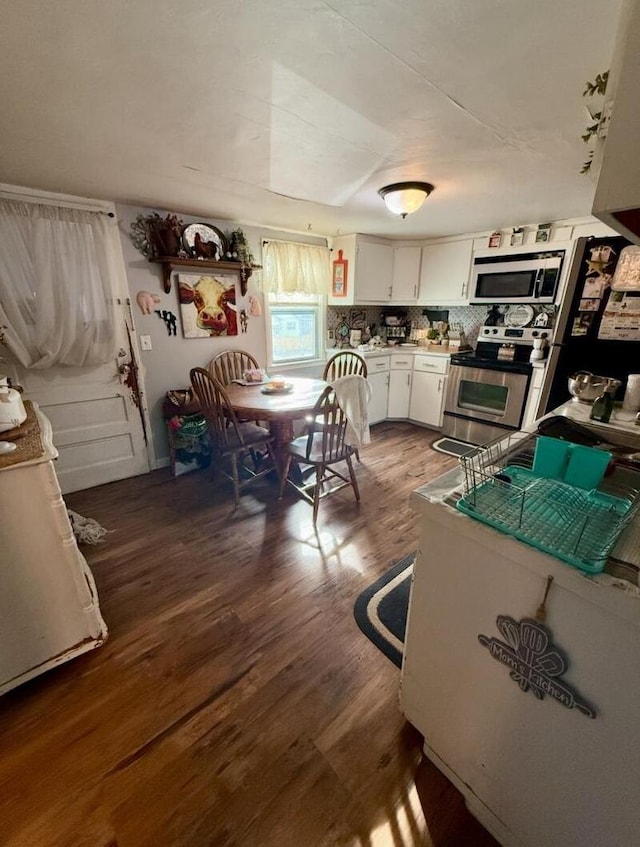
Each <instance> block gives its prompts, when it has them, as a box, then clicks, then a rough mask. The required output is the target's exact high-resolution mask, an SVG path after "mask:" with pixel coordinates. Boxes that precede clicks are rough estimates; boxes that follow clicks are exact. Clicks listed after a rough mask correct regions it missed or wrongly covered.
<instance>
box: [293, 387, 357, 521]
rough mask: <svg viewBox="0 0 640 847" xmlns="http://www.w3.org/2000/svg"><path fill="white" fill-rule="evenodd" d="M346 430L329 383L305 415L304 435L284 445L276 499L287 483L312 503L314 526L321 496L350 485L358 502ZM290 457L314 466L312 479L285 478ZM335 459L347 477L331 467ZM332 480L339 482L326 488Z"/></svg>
mask: <svg viewBox="0 0 640 847" xmlns="http://www.w3.org/2000/svg"><path fill="white" fill-rule="evenodd" d="M346 429H347V419H346V417H345V415H344V412H343V411H342V409H341V408H340V406H339V405H338V402H337V400H336V394H335V391H334V390H333V388H331V386H330V385H329V386H327V387H326V388H325V389H324V391H323V392H322V394H321V395H320V398H319V399H318V402H317V403H316V406H315V408H314V410H313V412H312V414H311V416H310V418H309V424H308V432H307V434H306V435H302V436H300V437H299V438H295V439H294V440H293V441H292V442H291V443H290V444H289V445H288V446H287V459H286V463H285V467H284V469H283V472H282V475H281V477H280V498H282V497H283V496H284V489H285V486H286V484H287V483H289V485H291V486H292V487H293V488H295V489H296V491H298V493H299V494H301V495H302V496H303V497H304V498H305V500H307V501H308V502H309V503H311V505H312V506H313V525H314V526H315V525H316V521H317V519H318V507H319V505H320V500H321V499H322V498H324V497H327V496H329V495H330V494H334V493H335V492H336V491H339V490H340V489H342V488H344V487H345V486H346V485H350V486H351V487H352V488H353V493H354V494H355V497H356V500H358V501H360V491H359V490H358V482H357V480H356V475H355V473H354V470H353V463H352V461H351V456H352V455H353V453H354V452H355V450H354V448H353V447H350V446H349V445H348V444H345V441H344V436H345V432H346ZM294 460H296V461H298V462H301V463H303V464H305V465H310V466H311V467H312V468H315V480H313V479H312V480H310V481H305V479H304V478H303V479H302V480H299V481H296V480H295V479H291V478H289V470H290V468H291V463H292V462H293V461H294ZM339 462H346V464H347V469H348V471H349V477H348V478H347V477H346V476H345V475H344V474H342V473H340V472H339V471H338V470H336V469H335V467H334V465H337V464H338V463H339ZM333 479H338V480H339V481H340V482H339V483H338V485H334V486H332V487H329V488H327V487H326V485H327V483H328V482H330V481H331V480H333ZM310 492H312V493H310Z"/></svg>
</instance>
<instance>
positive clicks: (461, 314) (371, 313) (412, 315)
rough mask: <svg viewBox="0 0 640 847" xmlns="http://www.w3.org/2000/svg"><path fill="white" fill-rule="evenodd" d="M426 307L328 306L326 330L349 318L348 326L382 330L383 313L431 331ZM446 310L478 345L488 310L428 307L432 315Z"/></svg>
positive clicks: (468, 338)
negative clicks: (425, 311) (393, 315)
mask: <svg viewBox="0 0 640 847" xmlns="http://www.w3.org/2000/svg"><path fill="white" fill-rule="evenodd" d="M423 309H424V307H423V306H387V307H382V306H361V307H359V308H358V307H351V308H345V307H342V306H327V329H335V327H336V326H337V324H338V323H339V322H341V321H342V320H343V319H344V318H346V320H347V323H348V324H349V325H353V326H356V327H362V326H376V327H378V328H379V327H380V324H381V320H382V314H383V313H392V314H393V313H403V314H405V315H406V318H407V320H408V321H411V323H412V324H413V326H414V328H415V329H428V327H429V319H428V318H427V316H426V315H423V314H422V312H423ZM443 309H446V310H447V311H448V312H449V324H462V326H463V328H464V333H465V335H466V337H467V340H468V341H469V342H470V343H471V344H475V342H476V339H477V338H478V332H479V331H480V327H481V326H482V324H483V323H484V319H485V318H486V316H487V311H488V307H487V306H429V310H430V311H432V310H433V311H440V310H443Z"/></svg>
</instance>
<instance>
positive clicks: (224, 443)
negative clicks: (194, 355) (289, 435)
mask: <svg viewBox="0 0 640 847" xmlns="http://www.w3.org/2000/svg"><path fill="white" fill-rule="evenodd" d="M190 376H191V384H192V386H193V390H194V391H195V392H196V394H197V395H198V399H199V400H200V405H201V406H202V413H203V415H204V416H205V418H206V421H207V427H208V430H209V438H210V439H211V452H212V469H213V471H214V472H215V471H216V470H220V471H222V473H223V474H224V475H225V476H226V477H227V478H228V479H230V480H232V482H233V496H234V503H235V505H236V506H237V505H238V502H239V500H240V491H241V490H242V489H243V488H245V487H246V486H247V485H249V484H250V483H252V482H253V481H254V480H256V479H259V478H260V477H263V476H265V474H267V473H270V472H271V471H273V470H274V469H275V470H276V472H277V471H278V466H277V463H276V462H275V459H274V454H273V450H272V445H273V438H272V436H271V434H270V433H269V430H268V429H265V428H264V427H262V426H258V425H257V424H255V423H251V422H249V421H239V420H238V418H237V417H236V414H235V412H234V411H233V408H232V406H231V404H230V403H229V398H228V396H227V392H226V391H225V388H224V385H222V383H221V382H220V381H219V380H217V379H216V378H215V377H212V376H211V374H210V373H209V372H208V371H206V370H205V369H204V368H193V369H192V370H191V373H190ZM261 449H264V450H265V452H266V454H267V458H265V456H263V455H261V454H260V453H259V452H258V451H259V450H261ZM247 456H249V457H250V458H251V462H252V465H253V467H249V466H248V465H247V464H245V462H244V461H243V460H244V459H245V458H246V457H247ZM227 461H228V462H229V465H230V468H231V472H230V473H229V471H228V470H227V469H226V468H225V463H226V462H227ZM242 476H244V479H243V478H242Z"/></svg>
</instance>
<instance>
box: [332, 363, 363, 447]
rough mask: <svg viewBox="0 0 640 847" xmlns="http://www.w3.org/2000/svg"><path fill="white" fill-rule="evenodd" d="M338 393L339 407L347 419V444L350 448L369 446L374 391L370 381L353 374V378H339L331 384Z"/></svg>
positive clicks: (345, 437)
mask: <svg viewBox="0 0 640 847" xmlns="http://www.w3.org/2000/svg"><path fill="white" fill-rule="evenodd" d="M331 387H332V388H333V390H334V391H335V392H336V399H337V401H338V405H339V406H340V408H341V409H342V411H343V412H344V414H345V417H346V419H347V431H346V433H345V436H344V441H345V444H348V445H349V446H350V447H361V446H362V445H363V444H369V442H370V441H371V434H370V432H369V413H368V407H369V400H371V394H372V393H373V390H372V388H371V383H370V382H369V380H367V379H365V377H363V376H358V375H356V374H352V375H351V376H341V377H338V379H336V380H335V381H334V382H332V383H331Z"/></svg>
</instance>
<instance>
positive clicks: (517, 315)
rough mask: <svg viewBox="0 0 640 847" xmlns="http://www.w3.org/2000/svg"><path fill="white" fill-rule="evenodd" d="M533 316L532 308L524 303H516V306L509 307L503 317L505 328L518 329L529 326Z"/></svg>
mask: <svg viewBox="0 0 640 847" xmlns="http://www.w3.org/2000/svg"><path fill="white" fill-rule="evenodd" d="M534 314H535V312H534V310H533V306H529V305H527V304H526V303H518V305H517V306H509V308H508V309H507V313H506V315H505V316H504V322H505V325H506V326H511V327H518V328H520V327H523V326H529V324H530V323H531V321H532V320H533V316H534Z"/></svg>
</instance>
